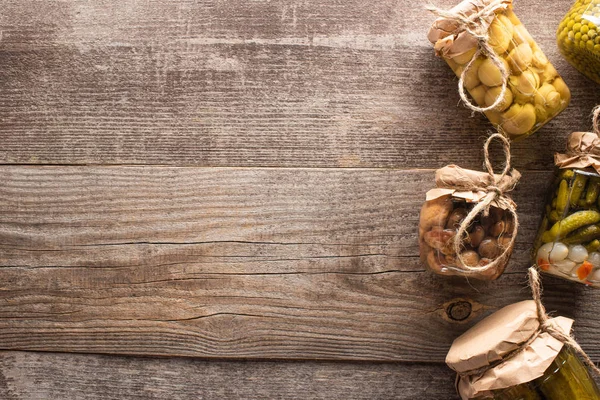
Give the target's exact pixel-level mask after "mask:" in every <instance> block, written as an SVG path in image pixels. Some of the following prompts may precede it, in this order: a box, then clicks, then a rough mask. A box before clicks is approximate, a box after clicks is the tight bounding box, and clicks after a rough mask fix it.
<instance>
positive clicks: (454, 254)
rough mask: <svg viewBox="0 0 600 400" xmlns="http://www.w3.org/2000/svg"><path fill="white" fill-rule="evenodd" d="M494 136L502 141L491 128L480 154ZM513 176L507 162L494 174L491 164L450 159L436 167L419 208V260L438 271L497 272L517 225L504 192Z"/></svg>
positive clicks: (486, 276)
mask: <svg viewBox="0 0 600 400" xmlns="http://www.w3.org/2000/svg"><path fill="white" fill-rule="evenodd" d="M494 137H499V138H502V140H503V141H506V143H507V144H508V140H507V139H506V138H504V136H502V135H500V134H496V135H494V136H492V137H491V138H490V139H488V141H487V142H486V154H487V146H488V145H489V142H490V141H491V140H492V139H493V138H494ZM507 151H508V150H507ZM488 166H489V163H488ZM519 178H520V174H519V172H518V171H516V170H511V169H510V166H509V165H507V166H506V168H505V170H504V171H503V173H502V174H494V172H493V170H492V169H491V166H489V170H488V173H484V172H479V171H472V170H467V169H463V168H460V167H458V166H456V165H448V166H446V167H444V168H441V169H438V170H437V171H436V175H435V182H436V186H437V187H436V188H435V189H431V190H430V191H428V192H427V196H426V201H425V204H423V207H422V208H421V215H420V220H419V249H420V255H421V260H422V262H423V263H424V264H425V265H427V266H428V267H429V269H430V270H431V271H433V272H435V273H437V274H440V275H459V276H467V277H470V278H475V279H481V280H494V279H496V278H498V277H499V276H500V275H501V274H502V272H504V269H505V268H506V265H507V264H508V260H509V258H510V256H511V254H512V249H513V246H514V242H515V238H516V234H517V227H518V222H517V214H516V211H515V208H516V205H515V204H514V203H513V201H512V200H511V199H510V198H509V197H508V195H507V194H506V193H508V192H509V191H511V190H512V189H513V188H514V186H515V185H516V183H517V181H518V180H519Z"/></svg>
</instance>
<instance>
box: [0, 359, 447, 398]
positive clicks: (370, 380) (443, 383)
mask: <svg viewBox="0 0 600 400" xmlns="http://www.w3.org/2000/svg"><path fill="white" fill-rule="evenodd" d="M0 397H1V398H2V399H4V400H25V399H27V400H37V399H39V400H47V399H61V400H74V399H78V400H94V399H98V400H122V399H144V400H148V399H154V400H187V399H190V400H191V399H194V400H196V399H203V400H211V399H219V400H220V399H228V400H235V399H240V400H242V399H244V400H246V399H347V400H361V399H365V400H367V399H368V400H378V399H381V400H383V399H400V400H404V399H405V400H415V399H435V400H455V399H457V396H456V394H455V393H454V385H453V376H452V373H451V371H450V370H449V369H448V368H446V367H445V366H444V365H440V364H416V365H406V364H392V363H342V362H335V363H332V362H271V361H259V362H257V361H254V362H231V361H230V362H227V361H203V360H193V359H148V358H130V357H114V356H101V355H81V354H59V353H26V352H13V351H11V352H1V353H0Z"/></svg>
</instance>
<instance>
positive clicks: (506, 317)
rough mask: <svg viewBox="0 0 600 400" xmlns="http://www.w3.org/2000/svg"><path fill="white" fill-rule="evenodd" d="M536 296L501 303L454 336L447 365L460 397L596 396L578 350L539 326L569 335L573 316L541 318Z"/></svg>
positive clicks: (557, 399) (599, 399)
mask: <svg viewBox="0 0 600 400" xmlns="http://www.w3.org/2000/svg"><path fill="white" fill-rule="evenodd" d="M534 279H535V280H538V279H539V278H537V277H534ZM538 282H539V281H538ZM536 296H539V291H534V297H536ZM539 301H540V300H539V297H537V300H524V301H520V302H518V303H513V304H510V305H508V306H505V307H503V308H501V309H500V310H498V311H496V312H495V313H493V314H491V315H489V316H487V317H486V318H484V319H483V320H481V321H479V322H478V323H477V324H475V325H474V326H473V327H471V328H470V329H469V330H467V331H466V332H465V333H463V334H462V335H460V336H459V337H457V338H456V339H455V340H454V342H453V343H452V346H450V350H449V351H448V354H447V355H446V364H447V365H448V366H449V367H450V368H452V369H453V370H454V371H455V372H456V373H457V376H456V389H457V391H458V393H459V395H460V397H461V399H463V400H468V399H477V400H483V399H495V400H600V392H599V391H598V387H597V386H596V383H595V382H594V380H593V379H592V377H591V376H590V372H589V371H588V369H587V367H586V366H585V364H584V363H583V361H582V360H581V359H580V358H579V354H578V352H577V351H576V350H575V349H574V348H573V347H571V346H570V345H569V344H567V343H564V342H563V341H561V340H558V339H556V338H555V337H554V336H553V335H552V334H551V333H550V332H548V330H547V328H546V327H545V325H544V324H545V323H548V324H549V325H551V326H552V329H553V330H555V332H557V333H562V334H563V335H565V336H569V335H570V334H571V329H572V327H573V323H574V322H575V321H573V320H572V319H570V318H566V317H563V316H556V317H547V316H546V317H547V318H548V319H545V318H544V322H542V321H541V320H540V313H545V310H543V309H540V307H543V306H541V305H539V304H540V303H538V302H539ZM582 355H585V354H584V353H583V354H582Z"/></svg>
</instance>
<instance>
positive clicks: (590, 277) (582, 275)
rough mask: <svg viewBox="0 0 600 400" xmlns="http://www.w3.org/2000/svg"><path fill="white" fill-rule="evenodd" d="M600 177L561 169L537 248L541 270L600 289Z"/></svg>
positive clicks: (536, 241) (539, 233)
mask: <svg viewBox="0 0 600 400" xmlns="http://www.w3.org/2000/svg"><path fill="white" fill-rule="evenodd" d="M599 193H600V175H598V173H596V171H595V170H593V169H591V168H584V169H569V168H568V169H560V170H559V172H558V174H557V177H556V179H555V182H554V184H553V187H552V189H551V191H550V195H549V196H548V200H547V202H546V206H545V207H546V208H545V215H544V218H543V219H542V223H541V226H540V229H539V231H538V235H537V238H536V240H535V243H534V246H533V256H534V262H535V264H536V265H537V266H538V268H539V269H540V270H541V271H543V272H545V273H548V274H552V275H555V276H558V277H561V278H564V279H568V280H571V281H576V282H581V283H584V284H587V285H591V286H596V287H599V286H600V251H599V250H600V211H599V209H600V201H599V196H598V194H599Z"/></svg>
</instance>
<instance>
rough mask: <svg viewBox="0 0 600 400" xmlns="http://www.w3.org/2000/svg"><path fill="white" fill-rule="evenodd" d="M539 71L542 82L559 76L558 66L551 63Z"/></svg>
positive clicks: (550, 80)
mask: <svg viewBox="0 0 600 400" xmlns="http://www.w3.org/2000/svg"><path fill="white" fill-rule="evenodd" d="M538 72H539V76H540V80H541V81H542V82H552V80H554V78H556V77H557V76H558V72H557V71H556V68H554V65H552V64H550V63H548V64H546V66H545V67H544V69H538Z"/></svg>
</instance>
